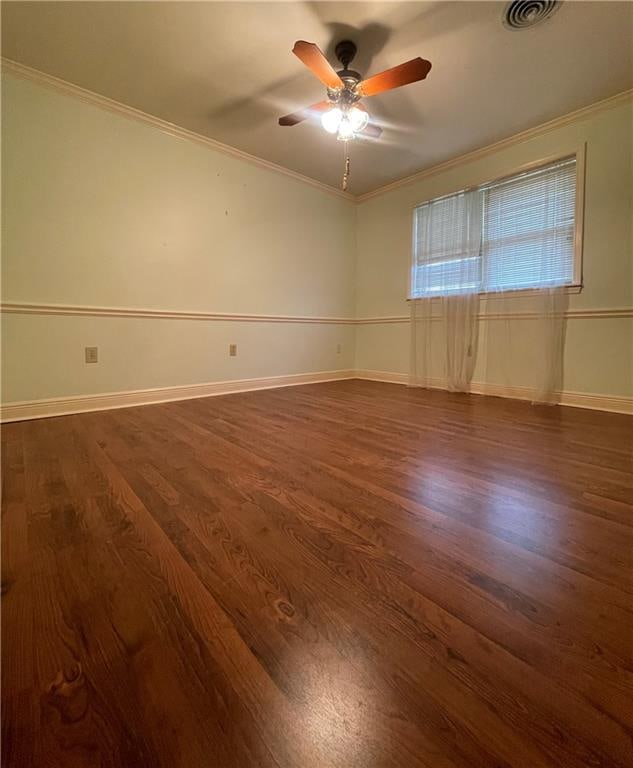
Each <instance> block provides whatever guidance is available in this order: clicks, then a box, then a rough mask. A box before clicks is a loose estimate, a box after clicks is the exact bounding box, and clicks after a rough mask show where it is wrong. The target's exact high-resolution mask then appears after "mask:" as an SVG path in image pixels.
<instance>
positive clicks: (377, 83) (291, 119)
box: [279, 40, 431, 141]
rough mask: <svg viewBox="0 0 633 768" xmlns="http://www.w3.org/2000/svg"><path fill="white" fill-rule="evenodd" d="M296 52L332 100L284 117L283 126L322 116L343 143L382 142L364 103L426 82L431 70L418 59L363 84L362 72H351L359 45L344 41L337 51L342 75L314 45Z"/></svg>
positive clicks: (302, 43)
mask: <svg viewBox="0 0 633 768" xmlns="http://www.w3.org/2000/svg"><path fill="white" fill-rule="evenodd" d="M292 52H293V53H294V55H295V56H297V58H299V59H300V60H301V61H302V62H303V63H304V64H305V65H306V67H308V69H309V70H310V71H311V72H312V73H313V74H314V75H316V76H317V77H318V78H319V80H320V81H321V82H322V83H323V85H325V86H326V88H327V97H328V98H327V101H319V102H318V103H317V104H312V105H311V106H309V107H306V108H305V109H301V110H299V111H298V112H293V113H291V114H290V115H284V116H283V117H280V118H279V125H297V123H301V122H302V121H303V120H307V119H309V118H311V117H315V116H316V115H320V116H321V123H322V125H323V127H324V128H325V130H326V131H327V132H328V133H332V134H336V137H337V138H338V139H339V140H340V141H350V140H351V139H353V138H354V137H355V136H356V135H357V134H363V135H364V136H370V137H372V138H378V137H379V136H380V134H381V133H382V130H381V129H380V128H379V127H378V126H377V125H374V124H372V123H370V119H369V113H368V112H367V109H366V108H365V106H364V104H362V103H361V99H363V98H367V97H369V96H375V95H376V94H378V93H383V92H384V91H391V90H393V89H394V88H400V86H402V85H408V84H409V83H415V82H417V81H418V80H424V78H425V77H426V76H427V75H428V73H429V71H430V69H431V62H430V61H426V59H421V58H419V57H418V58H417V59H411V61H407V62H405V63H404V64H400V65H398V66H397V67H393V68H392V69H387V70H385V71H384V72H380V74H378V75H373V76H372V77H369V78H367V80H363V79H362V78H361V76H360V75H359V74H358V72H355V71H354V70H353V69H349V68H348V67H349V64H350V63H351V62H352V60H353V59H354V56H355V55H356V45H355V44H354V43H353V42H352V41H351V40H343V41H342V42H340V43H338V45H337V46H336V48H335V54H336V58H337V59H338V60H339V61H340V62H341V64H342V65H343V69H342V70H340V71H339V72H335V71H334V68H333V67H332V66H331V65H330V63H329V62H328V60H327V59H326V58H325V56H324V55H323V53H322V52H321V51H320V50H319V48H318V46H316V45H315V44H314V43H307V42H306V41H305V40H297V42H296V43H295V45H294V48H293V49H292Z"/></svg>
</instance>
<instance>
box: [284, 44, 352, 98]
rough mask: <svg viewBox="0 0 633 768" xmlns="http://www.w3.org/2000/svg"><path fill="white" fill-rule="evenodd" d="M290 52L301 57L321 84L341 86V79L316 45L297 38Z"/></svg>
mask: <svg viewBox="0 0 633 768" xmlns="http://www.w3.org/2000/svg"><path fill="white" fill-rule="evenodd" d="M292 52H293V53H294V55H295V56H296V57H297V58H299V59H301V61H302V62H303V63H304V64H305V65H306V67H307V68H308V69H309V70H310V71H311V72H312V74H314V75H316V76H317V77H318V78H319V80H320V81H321V82H322V83H323V85H327V87H328V88H342V87H343V81H342V80H341V78H340V77H339V76H338V75H337V74H336V72H335V71H334V69H333V67H332V65H331V64H330V62H329V61H328V60H327V59H326V58H325V56H324V55H323V53H322V52H321V50H320V49H319V47H318V46H317V45H315V44H314V43H306V41H305V40H297V42H296V43H295V47H294V48H293V49H292Z"/></svg>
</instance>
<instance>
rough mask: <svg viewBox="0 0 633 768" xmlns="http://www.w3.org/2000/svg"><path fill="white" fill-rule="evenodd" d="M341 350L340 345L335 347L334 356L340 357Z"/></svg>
mask: <svg viewBox="0 0 633 768" xmlns="http://www.w3.org/2000/svg"><path fill="white" fill-rule="evenodd" d="M342 349H343V347H342V346H341V345H340V344H337V345H336V354H337V355H340V354H341V351H342Z"/></svg>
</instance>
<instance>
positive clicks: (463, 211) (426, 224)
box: [410, 190, 482, 392]
mask: <svg viewBox="0 0 633 768" xmlns="http://www.w3.org/2000/svg"><path fill="white" fill-rule="evenodd" d="M414 221H415V224H414V253H415V254H416V259H415V262H414V265H413V270H412V277H411V283H412V284H411V294H412V296H418V297H420V298H417V299H415V300H413V301H411V367H410V384H411V385H413V386H421V387H430V386H441V387H443V386H446V387H447V388H448V389H449V390H451V391H454V392H467V391H468V390H469V388H470V382H471V380H472V377H473V372H474V368H475V361H476V357H477V339H478V320H477V315H478V311H479V291H480V285H481V223H482V221H481V193H480V192H479V190H472V191H468V192H462V193H460V194H458V195H452V196H450V197H445V198H441V199H439V200H433V201H431V202H430V203H427V204H425V205H423V206H420V207H419V208H418V209H417V210H416V215H415V219H414Z"/></svg>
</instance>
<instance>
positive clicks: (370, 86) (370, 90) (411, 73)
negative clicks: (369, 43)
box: [358, 57, 431, 96]
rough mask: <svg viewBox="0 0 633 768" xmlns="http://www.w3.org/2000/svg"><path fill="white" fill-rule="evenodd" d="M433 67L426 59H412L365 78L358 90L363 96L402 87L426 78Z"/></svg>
mask: <svg viewBox="0 0 633 768" xmlns="http://www.w3.org/2000/svg"><path fill="white" fill-rule="evenodd" d="M430 69H431V62H430V61H427V60H426V59H421V58H419V57H418V58H417V59H411V61H407V62H405V63H404V64H400V65H399V66H397V67H393V68H392V69H386V70H385V71H384V72H380V73H379V74H377V75H374V76H373V77H369V78H367V80H363V81H362V83H359V85H358V91H359V92H360V94H361V95H362V96H375V95H376V94H377V93H382V92H383V91H390V90H392V89H393V88H400V86H401V85H409V83H416V82H417V81H418V80H424V78H425V77H426V76H427V75H428V74H429V71H430Z"/></svg>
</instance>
